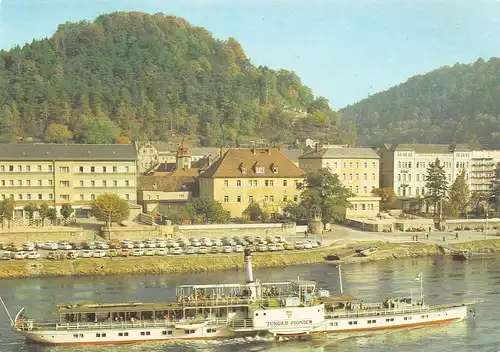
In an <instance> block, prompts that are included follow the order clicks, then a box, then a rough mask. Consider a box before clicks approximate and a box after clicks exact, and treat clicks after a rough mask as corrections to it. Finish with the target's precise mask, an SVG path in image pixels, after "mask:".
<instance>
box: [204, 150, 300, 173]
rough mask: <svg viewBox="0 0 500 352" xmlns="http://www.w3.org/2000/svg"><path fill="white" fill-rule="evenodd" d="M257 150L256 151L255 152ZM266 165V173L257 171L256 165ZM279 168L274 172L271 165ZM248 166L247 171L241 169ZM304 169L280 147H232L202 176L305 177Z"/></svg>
mask: <svg viewBox="0 0 500 352" xmlns="http://www.w3.org/2000/svg"><path fill="white" fill-rule="evenodd" d="M254 150H255V152H254ZM256 163H257V165H259V166H263V167H264V173H256V172H255V171H256V170H255V168H254V165H256ZM273 164H274V165H275V166H276V167H277V168H278V170H277V172H276V173H273V172H272V170H271V166H272V165H273ZM241 165H244V166H246V173H243V172H242V170H241V167H240V166H241ZM304 174H305V173H304V171H303V170H302V169H300V168H299V167H298V166H296V165H295V164H294V163H293V162H291V161H290V160H289V159H288V158H286V157H285V156H284V155H283V153H281V152H280V151H279V150H278V149H274V148H266V149H246V148H245V149H243V148H241V149H240V148H232V149H229V150H227V151H226V152H225V153H224V155H223V156H222V157H220V158H219V159H218V160H217V161H216V162H214V163H213V164H212V165H210V167H209V168H208V169H207V171H205V172H204V173H202V174H201V175H200V177H202V178H230V177H254V178H257V177H267V178H270V177H303V176H304Z"/></svg>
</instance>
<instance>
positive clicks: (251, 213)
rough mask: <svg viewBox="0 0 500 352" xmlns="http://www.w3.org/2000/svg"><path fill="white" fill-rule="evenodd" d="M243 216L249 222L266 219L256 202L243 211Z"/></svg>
mask: <svg viewBox="0 0 500 352" xmlns="http://www.w3.org/2000/svg"><path fill="white" fill-rule="evenodd" d="M243 216H244V217H245V218H247V219H249V220H250V221H263V220H264V219H265V218H266V216H265V214H264V211H263V210H262V208H261V207H260V205H259V203H257V202H251V203H250V204H248V207H247V208H246V209H245V210H244V211H243Z"/></svg>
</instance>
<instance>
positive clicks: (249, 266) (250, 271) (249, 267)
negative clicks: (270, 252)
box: [244, 249, 254, 283]
mask: <svg viewBox="0 0 500 352" xmlns="http://www.w3.org/2000/svg"><path fill="white" fill-rule="evenodd" d="M244 255H245V270H246V275H247V283H250V282H254V280H253V269H252V251H251V250H250V249H245V252H244Z"/></svg>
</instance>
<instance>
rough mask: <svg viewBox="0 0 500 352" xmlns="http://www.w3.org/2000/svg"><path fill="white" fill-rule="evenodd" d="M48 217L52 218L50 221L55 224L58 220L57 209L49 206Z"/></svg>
mask: <svg viewBox="0 0 500 352" xmlns="http://www.w3.org/2000/svg"><path fill="white" fill-rule="evenodd" d="M47 219H49V220H50V223H51V224H52V225H54V224H55V223H56V220H57V210H56V208H49V209H48V210H47Z"/></svg>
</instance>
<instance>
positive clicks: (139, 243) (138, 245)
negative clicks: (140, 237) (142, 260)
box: [134, 241, 144, 248]
mask: <svg viewBox="0 0 500 352" xmlns="http://www.w3.org/2000/svg"><path fill="white" fill-rule="evenodd" d="M134 248H144V243H142V242H141V241H135V242H134Z"/></svg>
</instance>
